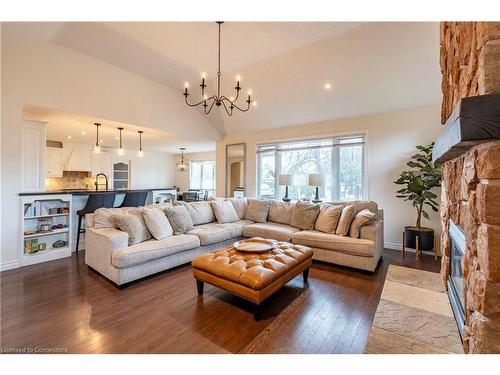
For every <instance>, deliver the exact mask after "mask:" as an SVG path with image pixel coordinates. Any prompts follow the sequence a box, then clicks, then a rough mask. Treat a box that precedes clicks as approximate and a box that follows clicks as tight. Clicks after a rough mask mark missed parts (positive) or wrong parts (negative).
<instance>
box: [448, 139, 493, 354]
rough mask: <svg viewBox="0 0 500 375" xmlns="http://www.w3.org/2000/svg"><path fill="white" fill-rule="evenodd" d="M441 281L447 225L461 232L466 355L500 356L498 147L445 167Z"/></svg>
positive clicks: (476, 149) (474, 152)
mask: <svg viewBox="0 0 500 375" xmlns="http://www.w3.org/2000/svg"><path fill="white" fill-rule="evenodd" d="M441 219H442V226H443V232H442V234H441V252H442V258H441V262H442V263H441V275H442V277H443V281H444V283H445V285H446V281H447V278H448V274H449V255H450V240H449V236H448V220H449V219H452V220H453V222H454V223H456V224H457V225H459V226H460V227H461V228H462V229H464V233H465V240H466V244H467V247H466V250H465V256H464V257H463V259H462V269H463V272H464V278H465V288H466V290H465V328H464V332H463V338H464V350H465V353H500V141H492V142H489V143H484V144H481V145H478V146H475V147H473V148H472V149H471V150H469V151H468V152H467V153H466V154H465V155H464V156H462V157H460V158H457V159H454V160H452V161H450V162H448V163H446V164H445V165H444V167H443V184H442V191H441Z"/></svg>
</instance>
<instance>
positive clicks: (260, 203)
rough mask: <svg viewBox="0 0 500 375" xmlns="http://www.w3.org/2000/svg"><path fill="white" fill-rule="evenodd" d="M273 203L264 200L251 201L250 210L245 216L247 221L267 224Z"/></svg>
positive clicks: (249, 201)
mask: <svg viewBox="0 0 500 375" xmlns="http://www.w3.org/2000/svg"><path fill="white" fill-rule="evenodd" d="M269 207H271V203H270V202H269V201H265V200H263V199H249V200H248V208H247V212H246V214H245V220H251V221H254V222H256V223H265V222H266V221H267V214H268V213H269Z"/></svg>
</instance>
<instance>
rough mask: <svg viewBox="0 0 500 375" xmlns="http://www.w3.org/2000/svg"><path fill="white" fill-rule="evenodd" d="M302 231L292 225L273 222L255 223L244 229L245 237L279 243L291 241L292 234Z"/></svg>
mask: <svg viewBox="0 0 500 375" xmlns="http://www.w3.org/2000/svg"><path fill="white" fill-rule="evenodd" d="M298 231H300V229H298V228H295V227H292V226H291V225H286V224H279V223H273V222H271V221H270V222H267V223H255V224H250V225H246V226H245V227H244V228H243V237H263V238H269V239H273V240H278V241H290V239H291V238H292V234H294V233H295V232H298Z"/></svg>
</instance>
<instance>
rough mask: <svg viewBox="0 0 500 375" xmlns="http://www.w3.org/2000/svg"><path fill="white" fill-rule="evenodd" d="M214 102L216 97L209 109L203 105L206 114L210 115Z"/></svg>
mask: <svg viewBox="0 0 500 375" xmlns="http://www.w3.org/2000/svg"><path fill="white" fill-rule="evenodd" d="M210 99H213V97H212V98H210ZM214 104H215V99H214V100H213V101H212V104H211V105H210V107H209V108H208V110H207V108H206V107H203V111H204V112H205V114H206V115H208V114H209V113H210V111H211V110H212V108H213V106H214Z"/></svg>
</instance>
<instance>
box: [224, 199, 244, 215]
mask: <svg viewBox="0 0 500 375" xmlns="http://www.w3.org/2000/svg"><path fill="white" fill-rule="evenodd" d="M227 200H228V201H230V202H231V203H232V204H233V207H234V210H235V211H236V213H237V214H238V217H239V218H240V220H243V219H244V218H245V214H246V212H247V207H248V199H246V198H228V199H227Z"/></svg>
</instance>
